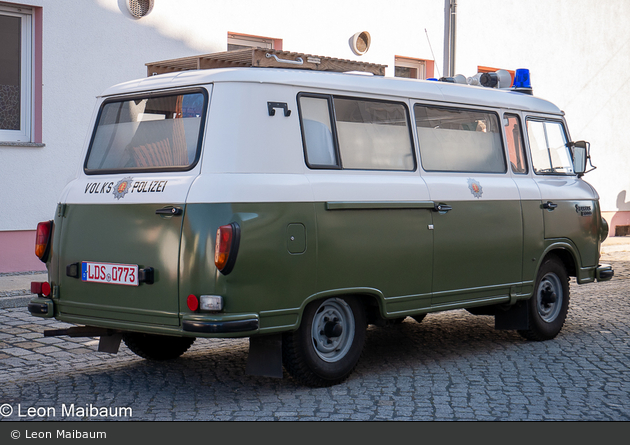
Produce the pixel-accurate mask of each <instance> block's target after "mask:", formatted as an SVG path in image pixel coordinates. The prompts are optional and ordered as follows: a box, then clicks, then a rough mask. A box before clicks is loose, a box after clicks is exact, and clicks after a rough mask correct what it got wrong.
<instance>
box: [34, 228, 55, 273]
mask: <svg viewBox="0 0 630 445" xmlns="http://www.w3.org/2000/svg"><path fill="white" fill-rule="evenodd" d="M52 227H53V222H52V221H44V222H40V223H39V224H37V235H36V238H35V255H37V258H39V259H40V260H42V261H43V262H44V263H45V262H46V261H47V260H48V253H49V252H50V238H51V234H52Z"/></svg>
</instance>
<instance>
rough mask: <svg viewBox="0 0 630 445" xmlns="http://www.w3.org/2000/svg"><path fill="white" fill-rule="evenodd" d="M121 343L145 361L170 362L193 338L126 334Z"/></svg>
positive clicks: (193, 340)
mask: <svg viewBox="0 0 630 445" xmlns="http://www.w3.org/2000/svg"><path fill="white" fill-rule="evenodd" d="M123 341H124V342H125V344H126V345H127V347H128V348H129V349H131V351H132V352H134V353H135V354H136V355H139V356H140V357H142V358H145V359H147V360H172V359H175V358H177V357H179V356H180V355H182V354H183V353H184V352H186V351H188V348H190V347H191V346H192V344H193V343H194V342H195V337H171V336H167V335H154V334H140V333H137V332H126V333H124V334H123Z"/></svg>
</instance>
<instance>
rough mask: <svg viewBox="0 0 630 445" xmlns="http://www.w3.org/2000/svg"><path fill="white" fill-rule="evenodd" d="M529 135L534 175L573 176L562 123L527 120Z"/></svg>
mask: <svg viewBox="0 0 630 445" xmlns="http://www.w3.org/2000/svg"><path fill="white" fill-rule="evenodd" d="M527 134H528V137H529V148H530V150H531V152H532V163H533V167H534V173H536V174H537V175H549V174H551V175H572V174H573V162H572V161H571V155H570V154H569V149H568V147H567V138H566V133H565V131H564V126H563V125H562V122H558V121H547V120H535V119H527Z"/></svg>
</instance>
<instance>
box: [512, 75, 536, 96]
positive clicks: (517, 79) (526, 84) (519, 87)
mask: <svg viewBox="0 0 630 445" xmlns="http://www.w3.org/2000/svg"><path fill="white" fill-rule="evenodd" d="M512 89H513V91H518V92H519V93H525V94H530V95H531V94H533V90H532V82H531V79H530V77H529V70H528V69H527V68H519V69H517V70H516V73H515V74H514V83H513V84H512Z"/></svg>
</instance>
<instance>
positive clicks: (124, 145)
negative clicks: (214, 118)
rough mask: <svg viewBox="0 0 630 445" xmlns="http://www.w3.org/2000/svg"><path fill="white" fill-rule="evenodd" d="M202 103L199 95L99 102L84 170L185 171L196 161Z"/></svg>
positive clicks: (110, 171) (201, 122)
mask: <svg viewBox="0 0 630 445" xmlns="http://www.w3.org/2000/svg"><path fill="white" fill-rule="evenodd" d="M206 102H207V95H206V94H205V93H204V92H203V91H195V92H190V93H184V94H172V95H162V96H153V95H152V96H151V97H135V98H133V99H125V100H111V101H107V102H105V103H104V104H103V105H102V107H101V110H100V113H99V116H98V119H97V122H96V127H95V130H94V134H93V136H92V141H91V143H90V148H89V150H88V155H87V159H86V160H85V172H86V173H88V174H98V173H118V172H144V171H176V170H189V169H191V168H192V167H194V165H195V164H196V163H197V160H198V158H199V147H200V142H201V134H202V130H203V122H204V116H205V113H204V110H205V109H206Z"/></svg>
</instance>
